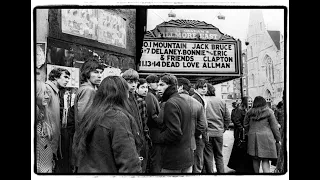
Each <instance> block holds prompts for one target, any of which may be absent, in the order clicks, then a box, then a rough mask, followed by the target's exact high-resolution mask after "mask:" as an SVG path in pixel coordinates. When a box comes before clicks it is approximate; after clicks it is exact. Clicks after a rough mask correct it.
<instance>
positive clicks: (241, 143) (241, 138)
mask: <svg viewBox="0 0 320 180" xmlns="http://www.w3.org/2000/svg"><path fill="white" fill-rule="evenodd" d="M238 135H239V140H238V143H237V147H238V148H240V149H245V148H246V147H247V141H246V138H245V133H244V128H241V129H240V131H239V134H238Z"/></svg>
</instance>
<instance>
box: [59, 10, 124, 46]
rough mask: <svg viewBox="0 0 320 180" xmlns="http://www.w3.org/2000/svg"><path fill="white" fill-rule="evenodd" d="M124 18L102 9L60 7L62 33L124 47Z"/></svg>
mask: <svg viewBox="0 0 320 180" xmlns="http://www.w3.org/2000/svg"><path fill="white" fill-rule="evenodd" d="M126 25H127V24H126V20H125V19H124V18H122V17H120V16H118V15H116V14H113V13H111V12H108V11H105V10H103V9H61V29H62V32H63V33H66V34H71V35H74V36H79V37H84V38H88V39H92V40H96V41H98V42H101V43H105V44H110V45H113V46H117V47H121V48H126V43H127V42H126V39H127V36H126Z"/></svg>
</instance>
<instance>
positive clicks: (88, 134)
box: [73, 76, 142, 173]
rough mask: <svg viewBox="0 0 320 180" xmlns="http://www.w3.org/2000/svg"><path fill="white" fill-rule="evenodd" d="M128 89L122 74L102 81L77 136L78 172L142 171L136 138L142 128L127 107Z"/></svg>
mask: <svg viewBox="0 0 320 180" xmlns="http://www.w3.org/2000/svg"><path fill="white" fill-rule="evenodd" d="M128 89H129V87H128V84H127V82H126V81H125V80H124V79H123V78H122V77H119V76H108V77H106V78H104V80H103V81H102V82H101V84H100V86H99V88H98V90H97V92H96V94H95V96H94V99H93V102H92V105H91V106H90V107H89V109H88V110H87V111H86V112H85V114H84V116H83V119H82V121H81V122H80V126H79V133H78V134H77V136H76V137H75V140H74V147H73V149H74V150H75V151H74V152H75V155H76V156H77V158H78V162H79V164H78V173H141V172H142V168H141V161H140V159H139V153H138V147H137V146H139V144H137V143H138V142H136V139H135V134H137V133H139V129H138V127H137V125H136V123H135V120H134V118H133V117H132V116H131V115H130V113H129V111H128V109H129V105H128V97H129V91H128ZM140 145H141V144H140Z"/></svg>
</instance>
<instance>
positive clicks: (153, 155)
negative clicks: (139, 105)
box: [145, 74, 162, 173]
mask: <svg viewBox="0 0 320 180" xmlns="http://www.w3.org/2000/svg"><path fill="white" fill-rule="evenodd" d="M146 81H147V84H148V93H147V96H146V98H145V100H146V105H147V115H148V116H147V117H148V120H147V125H148V127H149V132H150V138H151V141H152V147H151V148H150V152H149V154H150V156H149V158H150V161H149V163H150V173H160V171H161V164H160V163H161V149H162V148H161V144H159V143H158V141H157V138H158V137H159V134H160V131H161V125H159V124H158V123H157V119H159V113H160V104H159V101H158V98H157V95H158V94H157V93H156V89H157V87H158V77H157V76H156V75H154V74H151V75H148V76H147V77H146ZM161 124H162V123H161Z"/></svg>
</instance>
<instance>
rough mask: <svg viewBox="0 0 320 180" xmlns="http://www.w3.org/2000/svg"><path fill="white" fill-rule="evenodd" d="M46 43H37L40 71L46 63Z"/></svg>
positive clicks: (37, 64)
mask: <svg viewBox="0 0 320 180" xmlns="http://www.w3.org/2000/svg"><path fill="white" fill-rule="evenodd" d="M46 47H47V46H46V43H45V42H37V61H36V62H37V63H36V67H37V68H38V69H39V68H40V67H41V66H42V65H43V64H44V63H45V61H46Z"/></svg>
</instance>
